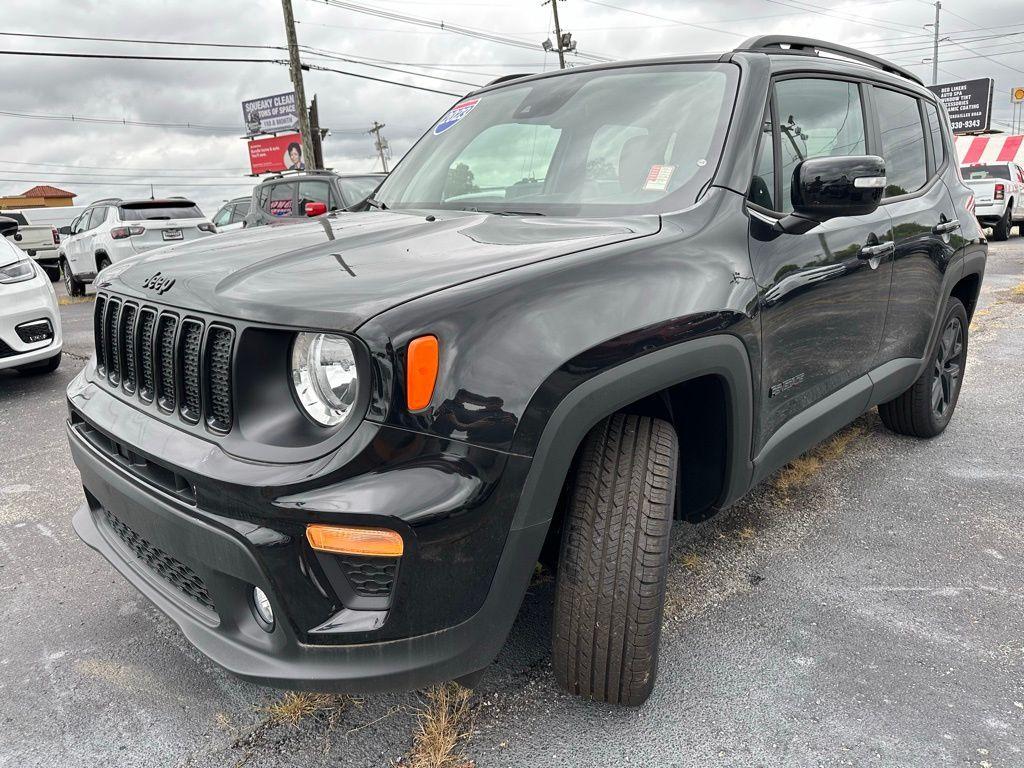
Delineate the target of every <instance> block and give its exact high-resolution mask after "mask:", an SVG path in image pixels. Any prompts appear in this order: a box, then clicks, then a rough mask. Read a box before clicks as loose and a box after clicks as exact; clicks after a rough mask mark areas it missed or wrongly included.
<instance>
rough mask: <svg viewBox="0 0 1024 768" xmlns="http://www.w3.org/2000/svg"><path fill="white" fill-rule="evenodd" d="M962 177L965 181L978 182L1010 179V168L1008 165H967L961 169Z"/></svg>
mask: <svg viewBox="0 0 1024 768" xmlns="http://www.w3.org/2000/svg"><path fill="white" fill-rule="evenodd" d="M960 175H961V176H963V178H964V181H977V180H979V179H1006V180H1007V181H1009V179H1010V166H1008V165H965V166H964V167H963V168H961V169H960Z"/></svg>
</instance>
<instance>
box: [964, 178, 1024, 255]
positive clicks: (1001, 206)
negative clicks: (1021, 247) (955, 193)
mask: <svg viewBox="0 0 1024 768" xmlns="http://www.w3.org/2000/svg"><path fill="white" fill-rule="evenodd" d="M960 175H961V176H963V179H964V182H965V183H966V184H967V186H969V187H970V188H971V189H972V190H973V191H974V208H975V213H976V214H977V216H978V221H980V222H981V223H982V224H983V225H984V226H986V227H992V239H993V240H1005V239H1006V238H1008V237H1009V236H1010V230H1012V229H1013V227H1014V225H1017V224H1024V170H1022V169H1021V167H1020V166H1019V165H1017V164H1016V163H978V164H976V165H964V166H961V167H960ZM1018 231H1020V230H1018Z"/></svg>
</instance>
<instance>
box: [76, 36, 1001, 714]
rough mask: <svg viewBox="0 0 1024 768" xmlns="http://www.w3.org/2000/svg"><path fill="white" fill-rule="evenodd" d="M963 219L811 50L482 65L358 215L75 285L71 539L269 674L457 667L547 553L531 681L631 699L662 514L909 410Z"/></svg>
mask: <svg viewBox="0 0 1024 768" xmlns="http://www.w3.org/2000/svg"><path fill="white" fill-rule="evenodd" d="M819 53H827V54H829V55H828V56H821V55H819ZM972 205H973V202H972V199H971V194H970V191H969V190H968V189H967V188H966V187H965V186H964V184H963V183H962V182H961V179H960V176H959V173H958V170H957V164H956V162H955V157H954V155H953V142H952V137H951V135H950V131H949V127H948V122H947V119H946V116H945V114H944V112H943V109H942V106H941V105H940V104H939V103H937V102H936V100H935V97H934V96H933V95H932V94H931V93H930V92H929V91H928V90H927V89H925V88H924V87H922V85H921V83H920V82H919V81H918V79H917V78H916V77H914V76H913V75H912V74H910V73H908V72H906V71H904V70H902V69H900V68H898V67H896V66H894V65H892V64H889V63H887V62H885V61H883V60H881V59H877V58H875V57H872V56H869V55H866V54H862V53H859V52H857V51H853V50H850V49H846V48H842V47H839V46H835V45H830V44H827V43H822V42H819V41H813V40H805V39H791V38H775V37H773V38H757V39H753V40H750V41H748V42H747V43H745V44H744V45H743V46H741V47H740V48H738V49H737V50H735V51H732V52H729V53H726V54H724V55H721V56H692V57H678V58H670V59H658V60H650V61H637V62H625V63H614V64H607V65H599V66H594V67H586V68H580V69H575V70H571V71H563V72H555V73H549V74H544V75H533V76H522V77H513V78H505V79H503V80H502V81H500V82H497V83H493V84H491V85H490V86H488V87H485V88H482V89H481V90H479V91H476V92H475V93H472V94H470V95H469V96H467V97H466V98H465V99H463V100H461V101H460V102H459V103H457V104H456V105H455V106H454V107H452V109H450V110H449V111H448V112H447V113H446V114H445V115H444V116H443V117H442V118H441V119H440V120H439V121H438V122H437V123H436V124H435V125H434V126H433V127H432V128H431V129H430V130H429V131H428V132H427V133H426V135H424V136H423V138H422V139H420V141H419V143H417V144H416V146H415V147H414V148H413V149H412V150H411V151H410V152H409V153H408V155H407V156H406V157H405V159H404V160H402V162H401V164H400V165H399V166H398V167H397V169H396V170H395V171H394V172H393V173H392V174H391V176H390V177H389V178H388V179H387V180H386V181H384V183H383V184H382V185H381V186H380V188H379V189H378V190H377V191H376V193H375V194H374V196H373V197H372V198H370V199H369V200H368V201H367V202H366V204H365V206H364V207H365V209H366V210H365V211H362V212H356V213H350V214H345V215H339V216H333V215H328V216H324V217H321V218H319V219H317V220H312V221H309V222H306V223H300V224H295V225H293V226H291V227H284V228H281V227H261V228H258V229H256V230H252V231H242V232H236V233H229V234H224V235H218V236H216V237H210V238H207V239H204V240H201V241H197V242H195V243H189V244H184V245H181V246H174V247H172V248H169V249H164V250H161V251H159V252H156V253H153V254H151V255H148V256H142V257H139V258H136V259H133V260H130V261H125V262H122V263H119V264H116V265H114V266H112V267H110V268H108V269H106V270H104V271H103V272H102V274H101V275H100V276H99V278H98V288H99V292H98V295H97V299H96V315H95V320H96V328H95V332H96V355H95V357H94V358H93V359H92V360H90V362H89V364H88V365H87V366H86V368H85V370H84V371H83V372H82V373H81V374H80V375H79V376H78V377H77V378H76V379H75V380H74V382H72V384H71V386H70V387H69V390H68V403H69V408H70V416H69V420H68V435H69V439H70V442H71V450H72V453H73V455H74V459H75V462H76V464H77V465H78V467H79V469H80V470H81V474H82V481H83V485H84V487H85V499H86V500H85V503H84V504H83V505H82V507H81V509H80V510H79V511H78V512H77V513H76V515H75V518H74V525H75V528H76V530H77V531H78V533H79V535H80V536H81V537H82V538H83V539H84V540H85V541H86V543H88V544H89V545H90V546H92V547H94V548H95V549H97V550H98V551H100V552H101V553H102V554H103V555H104V556H105V557H106V558H107V559H108V560H109V561H110V562H111V564H112V565H113V566H114V567H115V568H116V569H117V570H118V571H120V572H121V573H122V574H123V575H124V577H125V578H127V579H128V580H129V581H130V582H131V583H132V584H134V585H135V586H136V587H137V588H138V589H139V590H140V591H141V592H143V593H144V594H145V595H146V596H147V597H148V598H149V599H150V600H152V601H153V603H155V604H156V605H157V607H159V608H160V609H161V610H162V611H163V612H165V613H166V614H167V615H168V616H170V617H171V618H172V619H173V620H174V621H175V622H177V624H178V625H180V627H181V629H182V631H183V632H184V633H185V635H186V636H187V637H188V638H189V640H190V641H191V642H192V643H194V644H195V645H196V647H198V648H199V649H200V650H201V651H202V652H203V653H205V654H207V655H208V656H209V657H210V658H212V659H213V660H214V661H216V662H217V663H219V664H221V665H222V666H224V667H225V668H227V669H229V670H230V671H232V672H234V673H236V674H239V675H241V676H243V677H246V678H248V679H251V680H255V681H259V682H263V683H267V684H271V685H277V686H283V687H290V688H304V689H332V690H344V691H372V690H384V689H409V688H415V687H419V686H422V685H425V684H427V683H430V682H433V681H441V680H448V679H453V678H461V679H472V677H473V676H475V673H477V672H479V671H480V670H482V669H484V668H485V667H486V666H487V665H488V664H489V663H490V662H491V661H492V660H493V659H494V657H495V656H496V654H497V653H498V651H499V650H500V648H501V647H502V644H503V643H504V641H505V638H506V635H507V634H508V632H509V629H510V627H511V626H512V622H513V620H514V618H515V616H516V613H517V611H518V608H519V605H520V602H521V600H522V597H523V594H524V591H525V590H526V588H527V586H528V584H529V582H530V577H531V574H532V573H533V571H534V565H535V563H536V562H537V560H538V558H539V557H540V556H541V553H542V550H545V551H547V552H553V553H557V554H555V555H553V556H552V557H551V560H552V561H553V564H554V566H555V568H556V570H557V590H556V598H555V605H554V618H553V626H554V631H553V637H554V640H553V650H552V657H553V666H554V670H555V674H556V675H557V677H558V680H559V682H560V683H561V684H562V685H564V686H566V687H567V688H568V689H569V690H571V691H573V692H575V693H577V694H579V695H581V696H584V697H588V698H592V699H600V700H605V701H610V702H619V703H624V704H639V703H641V702H643V701H644V700H645V699H646V698H647V696H648V695H649V694H650V692H651V689H652V687H653V685H654V678H655V669H656V666H657V653H658V638H659V627H660V624H661V617H662V604H663V601H664V594H665V579H666V571H667V563H668V552H669V531H670V528H671V525H672V522H673V520H674V519H686V520H698V519H701V518H704V517H706V516H708V515H710V514H712V513H713V512H715V511H716V510H720V509H722V508H724V507H727V506H728V505H730V504H732V503H733V502H735V501H736V500H737V499H738V498H740V497H741V496H742V495H743V494H744V493H745V492H747V491H748V490H749V489H750V488H751V487H753V486H754V485H755V484H757V483H758V482H760V481H761V480H763V479H764V478H765V477H767V476H768V475H769V474H771V473H772V472H773V471H775V470H776V469H777V468H779V467H780V466H782V465H783V464H784V463H786V462H787V461H789V460H791V459H793V458H794V457H796V456H797V455H799V454H800V453H801V452H803V451H805V450H807V449H808V448H810V447H811V446H813V445H814V444H815V443H816V442H817V441H820V440H821V439H823V438H825V437H826V436H828V435H830V434H831V433H832V432H834V431H835V430H837V429H839V428H840V427H842V426H843V425H845V424H847V423H848V422H850V421H851V420H853V419H854V418H856V417H857V416H858V415H859V414H861V413H863V412H864V411H865V410H866V409H868V408H871V407H872V406H876V405H877V406H878V409H879V413H880V414H881V418H882V421H883V422H884V423H885V424H886V425H887V426H888V427H890V428H891V429H893V430H895V431H897V432H900V433H902V434H907V435H914V436H918V437H932V436H934V435H937V434H939V433H940V432H942V430H943V429H944V428H945V427H946V425H947V424H948V422H949V420H950V418H951V416H952V414H953V411H954V409H955V408H956V404H957V397H958V394H959V392H960V387H961V382H962V381H963V375H964V363H965V360H966V354H967V333H968V324H969V321H970V317H971V313H972V311H973V310H974V306H975V302H976V300H977V296H978V291H979V288H980V285H981V280H982V275H983V272H984V267H985V258H986V248H987V244H986V241H985V239H984V235H983V233H982V230H981V228H980V227H979V225H978V222H977V220H976V218H975V216H974V214H973V209H972ZM545 544H547V547H545Z"/></svg>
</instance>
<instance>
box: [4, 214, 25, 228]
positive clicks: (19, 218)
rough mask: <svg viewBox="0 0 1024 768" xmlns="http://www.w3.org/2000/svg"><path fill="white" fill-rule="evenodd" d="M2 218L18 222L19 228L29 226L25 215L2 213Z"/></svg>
mask: <svg viewBox="0 0 1024 768" xmlns="http://www.w3.org/2000/svg"><path fill="white" fill-rule="evenodd" d="M0 216H3V217H5V218H8V219H14V220H15V221H16V222H18V225H19V226H22V227H27V226H28V221H27V220H26V219H25V216H24V215H23V214H20V213H16V212H15V211H0Z"/></svg>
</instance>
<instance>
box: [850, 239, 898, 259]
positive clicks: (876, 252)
mask: <svg viewBox="0 0 1024 768" xmlns="http://www.w3.org/2000/svg"><path fill="white" fill-rule="evenodd" d="M895 250H896V244H895V243H894V242H893V241H892V240H886V241H885V242H884V243H879V244H878V245H865V246H864V247H863V248H861V249H860V253H858V254H857V258H859V259H877V258H878V257H879V256H885V255H886V254H887V253H892V252H894V251H895Z"/></svg>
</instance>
